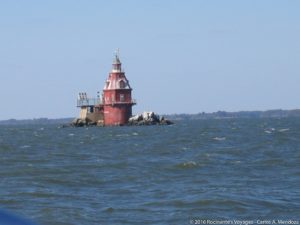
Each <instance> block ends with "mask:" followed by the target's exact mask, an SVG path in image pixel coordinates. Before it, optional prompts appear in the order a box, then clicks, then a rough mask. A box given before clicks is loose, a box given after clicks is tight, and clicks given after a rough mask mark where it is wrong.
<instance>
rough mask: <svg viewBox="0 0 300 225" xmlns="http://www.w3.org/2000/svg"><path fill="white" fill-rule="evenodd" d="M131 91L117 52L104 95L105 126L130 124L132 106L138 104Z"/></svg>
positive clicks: (105, 85)
mask: <svg viewBox="0 0 300 225" xmlns="http://www.w3.org/2000/svg"><path fill="white" fill-rule="evenodd" d="M131 91H132V88H131V87H130V85H129V81H128V80H127V78H126V76H125V72H124V71H123V70H122V64H121V61H120V58H119V51H118V50H117V51H116V53H115V56H114V59H113V62H112V69H111V71H110V73H109V75H108V78H107V80H106V81H105V84H104V88H103V94H102V106H103V114H104V115H103V118H104V125H105V126H112V125H124V124H126V123H127V122H128V119H129V118H130V117H131V116H132V106H133V105H135V104H136V103H135V101H134V100H133V99H132V97H131Z"/></svg>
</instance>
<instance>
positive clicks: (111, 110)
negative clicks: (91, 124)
mask: <svg viewBox="0 0 300 225" xmlns="http://www.w3.org/2000/svg"><path fill="white" fill-rule="evenodd" d="M131 107H132V105H131V104H130V105H127V104H116V105H113V106H112V105H106V106H104V125H105V126H115V125H124V124H126V123H127V122H128V119H129V118H130V117H131V116H132V109H131Z"/></svg>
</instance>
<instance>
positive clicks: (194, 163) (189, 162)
mask: <svg viewBox="0 0 300 225" xmlns="http://www.w3.org/2000/svg"><path fill="white" fill-rule="evenodd" d="M196 165H197V163H196V162H195V161H188V162H185V163H183V166H187V167H190V166H196Z"/></svg>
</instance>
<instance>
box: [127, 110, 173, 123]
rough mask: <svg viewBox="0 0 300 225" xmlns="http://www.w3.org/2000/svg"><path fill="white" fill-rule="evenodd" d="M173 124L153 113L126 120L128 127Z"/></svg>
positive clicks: (144, 113)
mask: <svg viewBox="0 0 300 225" xmlns="http://www.w3.org/2000/svg"><path fill="white" fill-rule="evenodd" d="M170 124H173V122H171V121H169V120H166V119H165V118H164V117H160V116H159V115H157V114H155V113H154V112H143V113H142V114H137V115H135V116H132V117H130V118H129V120H128V125H138V126H142V125H170Z"/></svg>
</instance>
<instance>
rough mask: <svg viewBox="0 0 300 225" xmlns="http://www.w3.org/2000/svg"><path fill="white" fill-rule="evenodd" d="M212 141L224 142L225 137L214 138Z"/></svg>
mask: <svg viewBox="0 0 300 225" xmlns="http://www.w3.org/2000/svg"><path fill="white" fill-rule="evenodd" d="M214 140H216V141H224V140H226V137H215V138H214Z"/></svg>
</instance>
